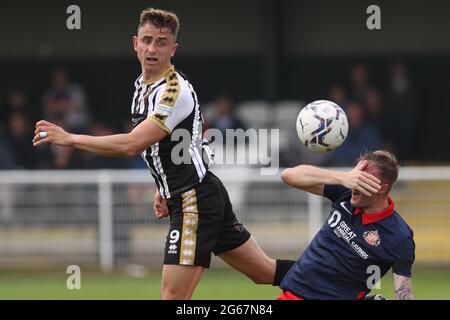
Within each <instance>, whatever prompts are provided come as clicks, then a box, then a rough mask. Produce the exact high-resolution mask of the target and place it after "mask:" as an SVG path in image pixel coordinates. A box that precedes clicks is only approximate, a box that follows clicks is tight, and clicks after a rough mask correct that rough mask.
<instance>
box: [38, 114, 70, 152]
mask: <svg viewBox="0 0 450 320" xmlns="http://www.w3.org/2000/svg"><path fill="white" fill-rule="evenodd" d="M34 134H35V136H34V139H33V146H35V147H36V146H38V145H40V144H43V143H53V144H56V145H59V146H69V145H70V144H71V138H72V135H71V134H70V133H68V132H66V131H64V129H63V128H61V127H59V126H57V125H56V124H53V123H51V122H48V121H45V120H41V121H38V122H37V123H36V130H35V131H34Z"/></svg>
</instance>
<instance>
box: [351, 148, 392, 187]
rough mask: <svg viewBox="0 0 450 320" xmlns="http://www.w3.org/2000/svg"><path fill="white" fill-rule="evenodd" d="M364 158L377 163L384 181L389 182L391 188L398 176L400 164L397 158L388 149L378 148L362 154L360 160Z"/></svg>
mask: <svg viewBox="0 0 450 320" xmlns="http://www.w3.org/2000/svg"><path fill="white" fill-rule="evenodd" d="M362 160H367V161H371V162H374V163H375V165H376V166H377V168H378V169H379V170H380V175H381V179H382V182H384V183H388V184H389V186H390V187H389V190H390V189H391V188H392V186H393V185H394V183H395V181H397V178H398V170H399V164H398V161H397V158H396V157H395V156H394V155H393V154H392V153H390V152H388V151H385V150H377V151H374V152H367V153H364V154H362V155H361V156H360V157H359V159H358V162H359V161H362Z"/></svg>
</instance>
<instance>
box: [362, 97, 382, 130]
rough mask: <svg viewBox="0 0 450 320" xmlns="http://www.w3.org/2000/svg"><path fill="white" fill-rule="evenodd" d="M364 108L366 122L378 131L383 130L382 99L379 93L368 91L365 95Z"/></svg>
mask: <svg viewBox="0 0 450 320" xmlns="http://www.w3.org/2000/svg"><path fill="white" fill-rule="evenodd" d="M364 106H365V114H366V122H367V123H369V124H371V125H374V126H375V127H377V128H378V129H380V130H383V122H384V119H383V118H382V113H383V97H382V96H381V94H380V92H378V90H376V89H369V90H368V91H367V94H366V99H365V104H364Z"/></svg>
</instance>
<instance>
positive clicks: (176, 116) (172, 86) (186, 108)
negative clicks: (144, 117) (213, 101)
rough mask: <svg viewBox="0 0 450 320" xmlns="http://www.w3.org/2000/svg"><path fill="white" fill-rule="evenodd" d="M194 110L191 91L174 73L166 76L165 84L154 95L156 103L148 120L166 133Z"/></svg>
mask: <svg viewBox="0 0 450 320" xmlns="http://www.w3.org/2000/svg"><path fill="white" fill-rule="evenodd" d="M193 109H194V101H193V98H192V94H191V90H190V89H189V88H187V87H186V84H184V83H183V82H182V81H180V79H179V78H178V75H177V73H176V72H175V71H173V72H170V73H169V74H167V75H166V83H165V84H164V85H163V86H162V88H161V89H160V90H159V91H158V93H157V95H156V103H155V107H154V109H153V111H152V112H151V113H150V114H149V116H148V118H149V120H151V121H152V122H153V123H155V124H156V125H157V126H159V127H160V128H161V129H163V130H164V131H166V132H167V133H169V134H170V133H171V132H172V130H173V129H174V128H175V127H176V126H177V125H178V124H179V123H180V122H181V121H183V120H184V119H186V117H187V116H188V115H189V114H191V112H192V110H193Z"/></svg>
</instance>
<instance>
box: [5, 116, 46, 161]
mask: <svg viewBox="0 0 450 320" xmlns="http://www.w3.org/2000/svg"><path fill="white" fill-rule="evenodd" d="M8 136H9V141H10V143H11V150H12V152H13V154H14V158H15V159H16V169H36V168H37V167H38V165H39V162H40V154H39V153H40V151H42V149H41V150H37V149H36V148H34V147H33V145H32V144H31V143H30V141H32V140H33V137H34V130H33V125H32V124H31V123H30V120H29V119H28V116H27V114H25V113H22V112H19V111H15V112H13V113H12V114H11V115H10V116H9V134H8Z"/></svg>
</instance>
